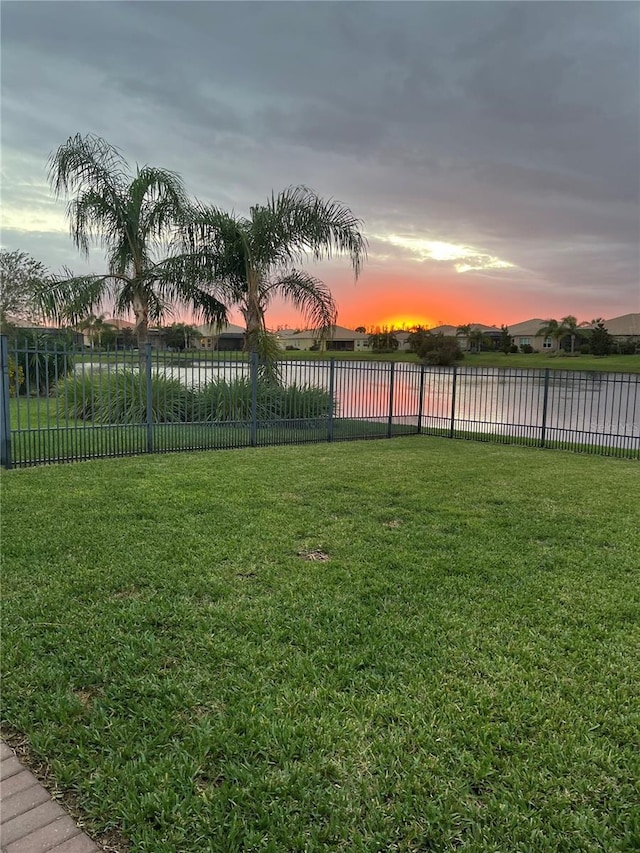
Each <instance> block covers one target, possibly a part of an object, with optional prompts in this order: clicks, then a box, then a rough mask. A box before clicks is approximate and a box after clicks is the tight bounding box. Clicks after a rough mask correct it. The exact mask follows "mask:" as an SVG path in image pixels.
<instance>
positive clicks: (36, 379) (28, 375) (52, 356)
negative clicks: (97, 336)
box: [13, 331, 73, 397]
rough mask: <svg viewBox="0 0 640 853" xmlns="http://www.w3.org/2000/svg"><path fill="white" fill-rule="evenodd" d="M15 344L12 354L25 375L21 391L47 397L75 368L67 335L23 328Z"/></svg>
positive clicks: (17, 389)
mask: <svg viewBox="0 0 640 853" xmlns="http://www.w3.org/2000/svg"><path fill="white" fill-rule="evenodd" d="M15 345H16V349H15V350H14V352H13V356H14V360H15V362H16V368H17V369H19V371H21V373H19V375H20V376H21V377H22V378H21V381H20V382H18V383H17V388H16V391H17V393H18V394H26V393H27V391H28V393H30V394H38V395H39V396H41V397H45V396H46V395H47V394H49V393H51V391H53V390H54V388H55V386H56V383H58V382H59V381H60V380H62V379H64V377H65V376H68V375H69V374H70V373H71V372H72V371H73V358H72V357H71V353H70V350H71V346H72V344H71V341H70V339H69V337H68V336H67V335H51V334H46V333H42V332H35V331H29V332H20V333H19V334H18V336H17V337H16V341H15Z"/></svg>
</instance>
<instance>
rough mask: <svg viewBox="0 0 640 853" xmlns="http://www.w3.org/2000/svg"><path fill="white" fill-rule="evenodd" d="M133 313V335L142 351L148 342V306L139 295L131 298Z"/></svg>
mask: <svg viewBox="0 0 640 853" xmlns="http://www.w3.org/2000/svg"><path fill="white" fill-rule="evenodd" d="M133 313H134V314H135V318H136V325H135V335H136V338H137V340H138V349H139V350H140V351H141V352H142V350H143V349H144V348H145V346H146V345H147V344H148V342H149V306H148V305H147V304H146V303H145V302H144V300H143V299H141V298H140V297H139V296H138V297H135V298H134V300H133Z"/></svg>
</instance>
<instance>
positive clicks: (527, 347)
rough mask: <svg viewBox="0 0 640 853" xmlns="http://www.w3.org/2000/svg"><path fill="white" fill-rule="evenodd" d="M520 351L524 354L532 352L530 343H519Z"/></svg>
mask: <svg viewBox="0 0 640 853" xmlns="http://www.w3.org/2000/svg"><path fill="white" fill-rule="evenodd" d="M520 352H521V353H524V354H525V355H530V354H531V353H532V352H533V347H532V346H531V344H520Z"/></svg>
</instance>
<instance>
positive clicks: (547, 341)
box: [509, 317, 561, 352]
mask: <svg viewBox="0 0 640 853" xmlns="http://www.w3.org/2000/svg"><path fill="white" fill-rule="evenodd" d="M548 322H549V321H548V320H541V319H540V318H539V317H534V318H533V319H532V320H524V321H523V322H522V323H514V324H513V325H512V326H509V334H510V335H511V337H512V338H513V342H514V344H515V345H516V346H517V347H518V349H520V348H521V347H525V346H530V347H533V349H534V351H535V352H554V351H555V350H557V349H559V348H560V344H561V341H558V340H557V339H556V338H552V337H551V336H545V335H541V334H540V329H543V328H544V327H545V326H546V325H547V323H548Z"/></svg>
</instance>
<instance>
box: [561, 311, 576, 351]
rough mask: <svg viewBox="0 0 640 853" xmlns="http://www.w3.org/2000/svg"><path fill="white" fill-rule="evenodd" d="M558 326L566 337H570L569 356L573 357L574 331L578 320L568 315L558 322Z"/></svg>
mask: <svg viewBox="0 0 640 853" xmlns="http://www.w3.org/2000/svg"><path fill="white" fill-rule="evenodd" d="M560 324H561V326H562V328H563V330H564V333H565V334H566V335H571V355H573V351H574V349H575V345H576V331H577V328H578V318H577V317H574V316H573V314H568V315H567V316H566V317H563V318H562V319H561V320H560Z"/></svg>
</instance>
